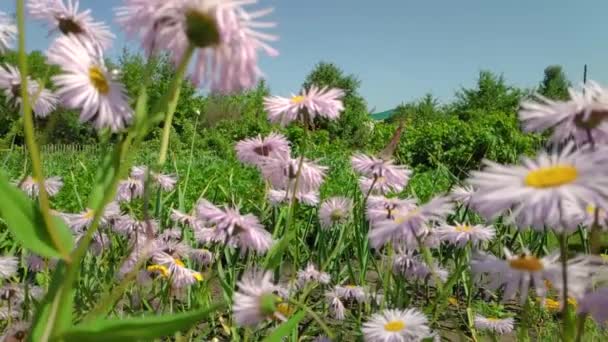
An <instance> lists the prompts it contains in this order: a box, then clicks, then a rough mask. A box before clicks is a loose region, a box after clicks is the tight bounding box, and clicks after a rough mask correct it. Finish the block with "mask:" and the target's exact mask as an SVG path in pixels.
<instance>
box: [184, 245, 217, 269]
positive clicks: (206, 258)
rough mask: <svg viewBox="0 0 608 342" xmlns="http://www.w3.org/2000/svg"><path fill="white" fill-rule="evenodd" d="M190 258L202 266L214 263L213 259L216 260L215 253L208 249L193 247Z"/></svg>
mask: <svg viewBox="0 0 608 342" xmlns="http://www.w3.org/2000/svg"><path fill="white" fill-rule="evenodd" d="M190 258H191V259H192V261H194V262H195V263H197V264H199V265H201V266H209V265H211V264H213V261H214V260H215V257H214V256H213V253H211V252H210V251H208V250H206V249H191V250H190Z"/></svg>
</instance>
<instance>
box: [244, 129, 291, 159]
mask: <svg viewBox="0 0 608 342" xmlns="http://www.w3.org/2000/svg"><path fill="white" fill-rule="evenodd" d="M235 149H236V155H237V157H238V159H239V160H240V161H241V162H242V163H245V164H249V165H254V166H261V165H262V162H263V160H264V159H266V158H274V157H279V156H283V157H289V155H290V153H291V150H290V148H289V141H288V140H287V138H285V136H284V135H282V134H278V133H271V134H270V135H268V136H267V137H264V138H262V136H260V135H258V136H257V137H255V138H248V139H244V140H241V141H239V142H238V143H237V144H236V147H235Z"/></svg>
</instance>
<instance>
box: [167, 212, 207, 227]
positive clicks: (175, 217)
mask: <svg viewBox="0 0 608 342" xmlns="http://www.w3.org/2000/svg"><path fill="white" fill-rule="evenodd" d="M169 217H170V219H171V221H173V222H176V223H180V224H183V225H186V226H188V227H190V228H192V229H195V230H196V229H199V228H201V227H202V223H201V220H200V219H199V218H198V217H196V209H194V210H193V213H192V214H186V213H183V212H181V211H179V210H177V209H171V215H170V216H169Z"/></svg>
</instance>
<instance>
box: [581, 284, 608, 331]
mask: <svg viewBox="0 0 608 342" xmlns="http://www.w3.org/2000/svg"><path fill="white" fill-rule="evenodd" d="M578 312H579V313H587V314H590V315H591V317H593V319H594V320H595V321H596V322H597V323H598V324H599V325H602V326H606V325H607V324H608V288H607V287H604V288H600V289H598V290H596V291H595V292H590V293H588V294H586V295H585V296H584V297H583V298H582V299H581V300H579V304H578Z"/></svg>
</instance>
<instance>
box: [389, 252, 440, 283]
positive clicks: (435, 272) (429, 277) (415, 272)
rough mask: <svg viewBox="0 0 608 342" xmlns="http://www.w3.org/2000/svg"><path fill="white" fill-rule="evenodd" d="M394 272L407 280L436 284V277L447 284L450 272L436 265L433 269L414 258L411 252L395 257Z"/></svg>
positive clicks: (417, 257)
mask: <svg viewBox="0 0 608 342" xmlns="http://www.w3.org/2000/svg"><path fill="white" fill-rule="evenodd" d="M393 272H394V273H395V274H400V275H401V276H403V277H404V278H405V279H409V280H414V281H419V282H424V283H427V282H428V283H429V284H431V285H436V284H435V277H437V278H439V280H440V281H442V282H445V281H447V279H448V275H449V273H448V271H447V270H445V269H443V268H442V267H440V266H439V264H437V263H434V264H433V268H432V269H431V268H430V267H429V266H428V265H427V264H426V263H424V262H423V261H422V260H421V258H420V257H419V256H414V255H413V253H412V252H411V250H409V251H407V252H401V253H399V254H397V255H395V258H394V259H393Z"/></svg>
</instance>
